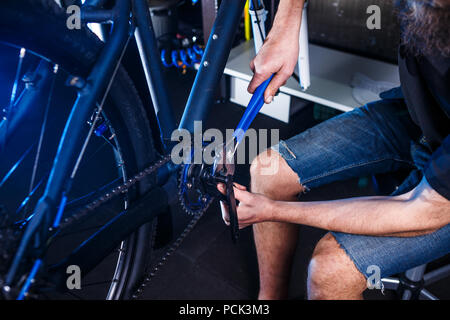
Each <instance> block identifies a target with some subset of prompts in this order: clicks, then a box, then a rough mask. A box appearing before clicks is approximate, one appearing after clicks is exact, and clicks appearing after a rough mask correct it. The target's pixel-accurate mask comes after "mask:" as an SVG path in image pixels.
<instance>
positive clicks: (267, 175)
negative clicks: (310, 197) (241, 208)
mask: <svg viewBox="0 0 450 320" xmlns="http://www.w3.org/2000/svg"><path fill="white" fill-rule="evenodd" d="M250 175H251V181H252V191H253V192H257V193H262V194H266V195H269V196H273V197H275V198H278V196H281V197H282V198H283V197H284V196H286V197H287V198H291V197H293V196H296V195H297V194H298V193H300V192H301V191H302V186H301V185H300V183H299V180H298V176H297V174H296V173H295V172H294V171H293V170H292V169H291V168H290V167H289V165H288V164H287V163H286V161H285V160H284V159H283V157H281V155H280V154H279V153H278V152H276V151H273V150H271V149H268V150H266V151H264V152H262V153H260V154H259V155H258V156H257V157H256V158H255V159H254V160H253V162H252V164H251V166H250Z"/></svg>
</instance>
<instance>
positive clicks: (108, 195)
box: [59, 155, 171, 229]
mask: <svg viewBox="0 0 450 320" xmlns="http://www.w3.org/2000/svg"><path fill="white" fill-rule="evenodd" d="M170 160H171V158H170V155H168V156H166V157H164V158H162V159H160V160H158V161H157V162H156V163H154V164H152V165H151V166H149V167H147V168H145V169H144V170H142V171H141V172H139V173H137V174H136V175H134V176H133V177H132V178H130V179H128V180H127V181H126V182H125V183H123V184H121V185H119V186H117V187H115V188H113V189H112V190H110V191H109V192H107V193H105V194H103V195H102V196H100V197H98V198H97V199H95V200H94V201H92V202H91V203H89V204H87V205H86V206H84V208H83V209H81V210H79V211H77V212H76V213H74V214H73V215H71V216H70V217H67V218H65V219H63V221H62V222H61V223H60V225H59V228H60V229H64V228H67V227H68V226H70V225H71V224H73V223H75V222H76V221H78V220H80V219H81V218H83V217H84V216H86V215H87V214H88V213H89V212H91V211H94V210H95V209H97V208H98V207H100V206H102V205H103V204H105V203H106V202H108V201H110V200H112V199H113V198H115V197H116V196H118V195H120V194H123V193H126V192H127V191H128V190H129V189H130V188H131V187H132V186H134V185H135V184H136V183H138V182H139V181H141V180H142V179H144V178H145V177H147V176H148V175H150V174H152V173H154V172H155V171H156V170H158V169H159V168H161V167H162V166H164V165H165V164H166V163H168V162H169V161H170Z"/></svg>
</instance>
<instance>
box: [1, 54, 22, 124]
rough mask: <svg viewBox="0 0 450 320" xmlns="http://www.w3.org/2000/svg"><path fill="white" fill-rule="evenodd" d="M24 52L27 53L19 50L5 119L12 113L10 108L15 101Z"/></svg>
mask: <svg viewBox="0 0 450 320" xmlns="http://www.w3.org/2000/svg"><path fill="white" fill-rule="evenodd" d="M26 52H27V50H26V49H25V48H21V49H20V52H19V63H18V65H17V69H16V76H15V78H14V84H13V87H12V89H11V96H10V99H9V106H8V109H7V110H6V117H8V115H9V114H10V112H11V111H12V107H13V106H14V101H15V100H16V95H17V88H18V86H19V79H20V74H21V73H22V67H23V61H24V59H25V55H26Z"/></svg>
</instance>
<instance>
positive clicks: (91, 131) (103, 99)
mask: <svg viewBox="0 0 450 320" xmlns="http://www.w3.org/2000/svg"><path fill="white" fill-rule="evenodd" d="M130 39H131V34H130V36H129V37H128V39H127V42H126V43H125V46H124V48H123V50H122V53H121V55H120V57H119V60H118V61H117V64H116V66H115V68H114V72H113V74H112V76H111V79H110V80H109V83H108V86H107V88H106V91H105V94H104V95H103V98H102V101H101V103H100V105H97V108H98V109H97V112H96V115H95V119H94V121H93V122H92V125H91V128H90V129H89V133H88V136H87V137H86V139H85V141H84V144H83V147H82V149H81V152H80V154H79V155H78V158H77V162H76V164H75V167H74V169H73V171H72V174H71V176H70V178H71V179H73V178H74V177H75V175H76V173H77V171H78V167H79V165H80V162H81V160H82V159H83V156H84V153H85V151H86V148H87V145H88V144H89V141H90V139H91V137H92V133H93V132H94V129H95V126H96V124H97V121H98V119H99V116H100V114H101V112H102V110H103V106H104V104H105V101H106V98H107V97H108V94H109V91H110V90H111V87H112V84H113V82H114V79H115V77H116V74H117V71H119V67H120V63H121V61H122V58H123V56H124V55H125V52H126V49H127V47H128V44H129V42H130Z"/></svg>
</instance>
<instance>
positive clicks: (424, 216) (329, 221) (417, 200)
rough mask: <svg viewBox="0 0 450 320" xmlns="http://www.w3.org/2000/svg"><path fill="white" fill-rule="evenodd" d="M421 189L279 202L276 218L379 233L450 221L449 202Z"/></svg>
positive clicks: (422, 229)
mask: <svg viewBox="0 0 450 320" xmlns="http://www.w3.org/2000/svg"><path fill="white" fill-rule="evenodd" d="M418 192H419V191H417V190H416V192H415V193H414V192H410V193H408V194H405V195H402V196H398V197H363V198H351V199H344V200H336V201H320V202H276V203H275V205H274V210H273V213H272V220H273V221H279V222H289V223H297V224H304V225H309V226H313V227H318V228H322V229H326V230H330V231H338V232H345V233H352V234H363V235H377V236H416V235H420V234H426V233H429V232H431V231H434V230H436V229H439V228H441V227H443V226H445V225H446V224H448V223H450V212H449V205H448V202H447V203H445V201H443V202H433V201H429V200H424V197H423V196H421V194H419V193H418Z"/></svg>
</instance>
